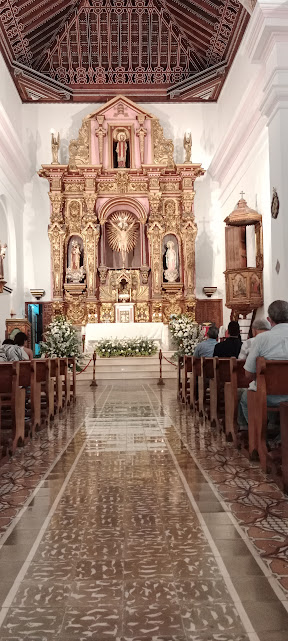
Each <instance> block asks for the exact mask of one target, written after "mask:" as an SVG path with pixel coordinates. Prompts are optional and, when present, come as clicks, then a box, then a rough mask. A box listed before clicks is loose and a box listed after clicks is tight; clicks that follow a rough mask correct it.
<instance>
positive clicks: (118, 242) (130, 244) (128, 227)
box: [107, 211, 139, 268]
mask: <svg viewBox="0 0 288 641" xmlns="http://www.w3.org/2000/svg"><path fill="white" fill-rule="evenodd" d="M138 235H139V223H138V221H137V220H136V219H135V217H134V216H133V214H131V213H130V212H129V211H120V212H117V213H115V214H112V215H111V216H110V218H109V220H108V223H107V237H108V243H109V245H110V247H111V249H113V251H117V252H121V257H122V262H123V268H124V267H125V258H126V254H128V253H129V252H131V251H132V249H134V247H135V245H136V243H137V240H138Z"/></svg>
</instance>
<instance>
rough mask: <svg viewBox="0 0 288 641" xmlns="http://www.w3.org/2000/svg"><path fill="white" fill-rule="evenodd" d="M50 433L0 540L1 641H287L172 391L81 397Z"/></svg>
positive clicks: (285, 619)
mask: <svg viewBox="0 0 288 641" xmlns="http://www.w3.org/2000/svg"><path fill="white" fill-rule="evenodd" d="M84 389H85V388H84V387H83V390H84ZM61 421H62V423H61ZM65 421H66V422H67V423H68V425H66V431H65V429H64V427H65ZM61 425H62V430H64V431H65V438H66V439H68V442H69V438H71V441H70V443H69V444H68V447H67V449H66V450H65V449H64V450H63V446H64V441H65V439H64V436H63V434H62V436H61ZM57 434H60V436H59V439H58V441H57V439H55V443H54V444H53V445H52V449H50V450H49V442H47V451H48V459H49V460H50V459H51V457H52V450H53V449H54V451H55V455H56V456H57V457H58V459H56V463H55V466H54V467H53V468H52V469H51V471H50V472H48V474H47V476H46V478H45V480H44V481H41V482H40V483H39V485H38V487H37V488H36V491H35V496H34V497H33V499H32V503H31V505H30V506H29V507H28V508H26V509H25V510H24V511H23V513H21V512H20V513H19V514H18V516H17V518H16V521H14V528H13V530H12V528H10V529H8V530H7V532H6V535H4V538H3V539H2V543H3V545H2V548H1V550H0V575H1V580H2V583H1V589H0V596H1V599H2V610H1V615H0V623H1V627H0V641H4V640H5V641H6V640H8V639H11V640H13V641H19V640H20V639H21V640H23V639H26V638H27V639H28V638H29V641H30V640H31V641H40V639H41V641H45V639H47V641H48V640H53V641H60V639H61V641H72V640H73V639H77V641H81V640H82V639H83V640H84V639H91V640H92V641H104V640H105V639H107V641H111V640H112V639H113V640H114V639H118V640H120V639H121V641H126V640H127V641H132V640H133V641H141V640H142V639H143V641H144V640H146V641H148V640H149V641H152V640H153V641H173V640H175V641H184V640H185V641H268V639H269V641H287V630H288V614H287V611H286V607H287V601H286V600H285V596H284V594H283V596H282V599H283V603H281V602H280V600H279V599H278V598H277V596H276V594H275V592H274V591H273V590H272V588H271V585H270V584H269V578H270V576H268V574H267V577H266V576H264V574H263V572H262V569H261V568H260V567H259V565H258V563H257V562H256V560H255V558H254V557H253V555H252V554H251V551H250V549H249V548H248V547H247V546H246V543H245V541H244V540H242V538H241V536H240V533H239V528H238V529H237V527H236V526H235V524H236V521H235V523H234V520H233V516H232V515H231V513H230V511H229V510H228V508H227V506H226V504H225V503H223V501H221V500H219V498H220V497H218V496H217V495H216V494H215V493H214V491H213V488H212V484H211V483H210V482H209V480H208V478H207V476H206V474H205V472H204V474H203V472H202V470H201V469H200V468H199V467H198V465H197V461H196V460H194V458H193V455H194V453H195V451H196V450H198V453H199V459H201V462H203V463H204V467H205V465H206V466H207V467H209V464H208V463H207V461H211V460H212V459H213V457H214V464H215V465H216V464H217V465H218V466H219V465H221V463H219V459H218V458H217V457H218V456H220V454H221V452H220V450H219V447H220V445H219V444H217V443H215V444H213V443H212V442H210V444H209V443H208V442H207V438H208V437H207V435H206V434H205V431H203V430H202V428H199V426H196V427H195V426H193V424H192V421H191V416H189V415H188V414H187V413H186V410H185V409H183V408H181V407H180V406H179V405H178V404H177V402H176V401H175V384H174V382H170V383H169V384H166V386H165V388H164V389H163V390H162V389H159V388H157V386H156V385H154V384H153V385H149V384H145V385H139V383H138V381H135V382H134V383H133V381H129V389H128V388H127V382H123V383H121V382H117V384H115V385H112V384H110V385H107V386H105V385H103V386H99V387H98V389H97V391H95V390H93V391H92V390H90V389H87V388H86V390H85V392H84V394H83V398H82V399H81V398H80V399H79V401H78V402H77V408H75V409H74V408H73V409H72V412H71V417H70V418H69V414H68V419H65V418H64V417H63V419H60V421H59V427H58V431H57ZM180 436H181V438H180ZM62 437H63V438H62ZM51 442H52V443H53V441H51ZM56 443H58V445H56ZM60 443H61V444H62V450H63V451H62V455H61V447H60ZM185 443H186V445H187V446H188V448H190V450H191V451H190V452H189V451H188V449H187V447H186V446H185ZM217 447H218V450H219V451H218V450H217V451H216V448H217ZM213 448H214V449H213ZM205 451H206V452H207V453H208V455H210V458H209V457H208V456H207V457H206V458H205V457H204V452H205ZM222 456H223V454H222ZM225 462H226V463H225ZM225 462H223V468H225V464H227V459H225ZM240 463H241V461H240ZM44 465H47V462H44V461H43V466H44ZM226 466H227V465H226ZM40 467H41V466H40ZM251 469H252V468H251ZM249 471H251V470H246V472H247V476H248V472H249ZM224 472H226V474H229V469H228V470H225V469H224ZM224 472H223V473H224ZM230 473H231V474H232V472H231V470H230ZM236 476H237V475H236ZM222 480H223V479H222ZM215 481H216V482H217V479H215ZM227 499H228V500H229V496H227ZM283 524H284V519H283ZM236 525H237V524H236Z"/></svg>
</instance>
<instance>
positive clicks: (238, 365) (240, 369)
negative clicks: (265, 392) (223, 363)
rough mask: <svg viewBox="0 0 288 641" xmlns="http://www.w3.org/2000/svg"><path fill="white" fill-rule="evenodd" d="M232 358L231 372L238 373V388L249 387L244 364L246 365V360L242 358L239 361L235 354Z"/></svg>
mask: <svg viewBox="0 0 288 641" xmlns="http://www.w3.org/2000/svg"><path fill="white" fill-rule="evenodd" d="M230 360H231V364H230V367H231V372H232V373H234V372H235V375H236V378H237V388H238V389H240V388H241V389H242V388H244V389H246V388H248V387H249V381H248V379H247V378H246V371H245V369H244V365H245V363H246V361H242V360H241V361H239V360H238V359H237V358H235V357H234V356H233V358H231V359H230Z"/></svg>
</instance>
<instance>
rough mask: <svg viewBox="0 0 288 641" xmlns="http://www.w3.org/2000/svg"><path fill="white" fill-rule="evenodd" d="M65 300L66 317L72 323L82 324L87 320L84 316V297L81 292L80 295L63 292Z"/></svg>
mask: <svg viewBox="0 0 288 641" xmlns="http://www.w3.org/2000/svg"><path fill="white" fill-rule="evenodd" d="M65 301H66V303H67V304H68V305H67V314H66V316H67V319H68V320H69V321H71V323H73V325H82V323H85V324H86V322H87V316H86V307H85V302H86V297H85V295H83V294H81V296H77V298H75V297H74V296H71V294H69V293H68V292H66V294H65Z"/></svg>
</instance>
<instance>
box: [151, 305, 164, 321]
mask: <svg viewBox="0 0 288 641" xmlns="http://www.w3.org/2000/svg"><path fill="white" fill-rule="evenodd" d="M151 312H152V323H162V320H163V319H162V302H152V307H151Z"/></svg>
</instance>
